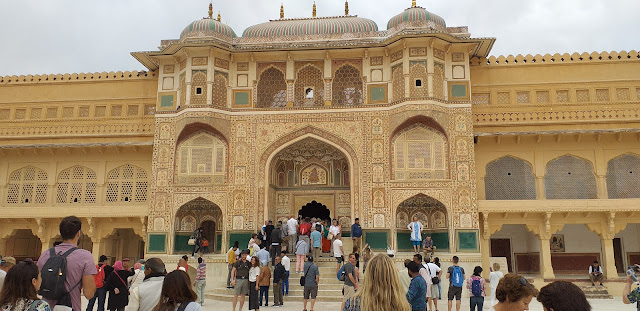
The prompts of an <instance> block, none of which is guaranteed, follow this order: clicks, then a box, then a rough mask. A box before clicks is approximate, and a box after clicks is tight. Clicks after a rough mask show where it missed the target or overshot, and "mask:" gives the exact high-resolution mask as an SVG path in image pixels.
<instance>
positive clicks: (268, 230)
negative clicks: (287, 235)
mask: <svg viewBox="0 0 640 311" xmlns="http://www.w3.org/2000/svg"><path fill="white" fill-rule="evenodd" d="M273 229H275V227H274V226H273V221H272V220H269V222H268V223H267V225H266V226H265V227H264V233H265V234H266V235H267V236H266V239H265V241H267V245H266V246H267V250H270V249H271V248H270V246H271V232H273Z"/></svg>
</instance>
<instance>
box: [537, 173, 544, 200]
mask: <svg viewBox="0 0 640 311" xmlns="http://www.w3.org/2000/svg"><path fill="white" fill-rule="evenodd" d="M546 198H547V196H546V193H545V190H544V176H536V199H538V200H545V199H546Z"/></svg>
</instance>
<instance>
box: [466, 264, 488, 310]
mask: <svg viewBox="0 0 640 311" xmlns="http://www.w3.org/2000/svg"><path fill="white" fill-rule="evenodd" d="M480 273H482V267H480V266H476V267H475V268H474V269H473V275H471V277H470V278H469V279H467V289H468V290H469V292H470V293H471V295H470V296H469V304H470V305H471V311H474V310H476V306H477V310H478V311H482V308H483V306H484V297H485V296H487V286H486V283H485V280H484V278H483V277H482V276H481V275H480Z"/></svg>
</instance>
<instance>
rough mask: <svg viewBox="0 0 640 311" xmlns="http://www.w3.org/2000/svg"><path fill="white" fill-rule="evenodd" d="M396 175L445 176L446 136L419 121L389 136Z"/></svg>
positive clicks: (413, 177) (446, 174)
mask: <svg viewBox="0 0 640 311" xmlns="http://www.w3.org/2000/svg"><path fill="white" fill-rule="evenodd" d="M392 144H393V168H394V176H395V178H396V179H399V180H405V179H441V178H448V171H447V139H446V137H445V136H444V135H443V134H442V133H440V132H439V131H437V130H435V129H433V128H431V127H428V126H426V125H424V124H422V123H418V124H415V125H412V126H410V127H408V128H406V129H404V130H402V131H400V132H399V133H398V134H396V135H395V136H394V138H393V140H392Z"/></svg>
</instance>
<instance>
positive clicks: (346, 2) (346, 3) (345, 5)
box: [344, 0, 349, 16]
mask: <svg viewBox="0 0 640 311" xmlns="http://www.w3.org/2000/svg"><path fill="white" fill-rule="evenodd" d="M344 15H345V16H349V1H348V0H347V1H345V2H344Z"/></svg>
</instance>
